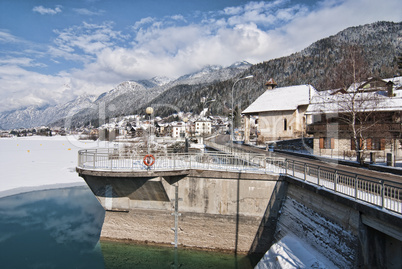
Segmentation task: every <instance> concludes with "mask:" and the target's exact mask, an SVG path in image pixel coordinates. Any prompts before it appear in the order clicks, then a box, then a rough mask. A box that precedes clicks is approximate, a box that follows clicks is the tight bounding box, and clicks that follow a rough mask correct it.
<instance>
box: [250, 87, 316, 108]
mask: <svg viewBox="0 0 402 269" xmlns="http://www.w3.org/2000/svg"><path fill="white" fill-rule="evenodd" d="M316 92H317V91H316V89H314V87H313V86H311V85H297V86H289V87H280V88H275V89H273V90H266V91H265V92H264V93H263V94H262V95H261V96H260V97H258V98H257V100H255V101H254V102H253V103H252V104H251V105H250V106H249V107H247V108H246V109H245V110H244V111H243V112H242V113H243V114H256V113H259V112H268V111H285V110H296V109H297V107H298V106H300V105H308V104H309V101H310V98H311V97H312V96H313V95H314V94H315V93H316Z"/></svg>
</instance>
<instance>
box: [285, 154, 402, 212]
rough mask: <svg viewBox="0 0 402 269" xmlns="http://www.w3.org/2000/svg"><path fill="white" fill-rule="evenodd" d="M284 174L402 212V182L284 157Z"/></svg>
mask: <svg viewBox="0 0 402 269" xmlns="http://www.w3.org/2000/svg"><path fill="white" fill-rule="evenodd" d="M284 164H285V166H284V170H285V174H286V175H289V176H292V177H295V178H298V179H301V180H304V181H306V182H309V183H312V184H315V185H318V186H320V187H322V188H326V189H330V190H333V191H335V192H337V193H340V194H343V195H346V196H349V197H353V198H354V199H356V200H360V201H364V202H367V203H370V204H373V205H376V206H380V207H381V208H386V209H388V210H391V211H394V212H397V213H399V214H401V213H402V183H398V182H387V181H385V180H383V179H378V178H374V177H368V176H363V175H359V174H352V173H346V172H342V171H339V170H336V169H329V168H325V167H322V166H319V165H313V164H310V163H305V162H300V161H294V160H286V161H285V162H284Z"/></svg>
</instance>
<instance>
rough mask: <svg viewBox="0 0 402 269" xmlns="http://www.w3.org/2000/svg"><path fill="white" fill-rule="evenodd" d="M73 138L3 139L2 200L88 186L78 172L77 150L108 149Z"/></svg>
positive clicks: (0, 158)
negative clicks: (71, 187)
mask: <svg viewBox="0 0 402 269" xmlns="http://www.w3.org/2000/svg"><path fill="white" fill-rule="evenodd" d="M108 146H109V145H108V144H106V143H105V142H102V143H100V142H97V141H95V142H94V141H80V140H78V139H77V138H76V137H74V136H55V137H42V136H32V137H18V138H17V137H14V138H1V139H0V150H1V151H0V174H1V177H0V197H4V196H8V195H13V194H17V193H21V192H26V191H32V190H40V189H49V188H59V187H67V186H76V185H81V184H82V185H83V184H85V182H84V180H83V179H82V178H80V177H79V176H78V174H77V173H76V172H75V167H76V166H77V158H78V157H77V156H78V150H80V149H85V148H93V147H108Z"/></svg>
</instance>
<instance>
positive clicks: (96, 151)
mask: <svg viewBox="0 0 402 269" xmlns="http://www.w3.org/2000/svg"><path fill="white" fill-rule="evenodd" d="M97 153H98V150H97V149H96V150H95V152H94V155H93V156H94V157H93V158H94V161H93V167H94V169H95V168H96V166H95V159H96V156H97Z"/></svg>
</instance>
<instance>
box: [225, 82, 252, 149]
mask: <svg viewBox="0 0 402 269" xmlns="http://www.w3.org/2000/svg"><path fill="white" fill-rule="evenodd" d="M253 77H254V76H253V75H249V76H246V77H242V78H239V79H238V80H236V81H235V83H233V86H232V124H231V126H230V127H231V128H230V129H231V130H230V147H231V149H233V139H234V136H233V132H234V130H233V125H234V121H233V118H234V108H233V103H234V100H233V91H234V86H235V85H236V83H237V82H239V81H240V80H243V79H249V78H253Z"/></svg>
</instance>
